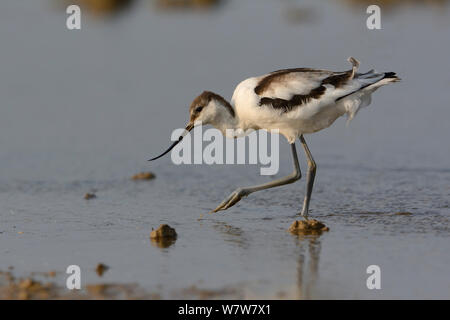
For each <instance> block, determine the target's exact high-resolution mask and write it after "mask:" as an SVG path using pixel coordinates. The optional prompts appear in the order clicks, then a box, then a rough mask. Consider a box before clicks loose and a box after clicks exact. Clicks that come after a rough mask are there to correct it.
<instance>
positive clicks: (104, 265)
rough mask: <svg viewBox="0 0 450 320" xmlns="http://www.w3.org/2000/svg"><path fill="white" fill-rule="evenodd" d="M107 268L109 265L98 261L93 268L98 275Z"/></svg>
mask: <svg viewBox="0 0 450 320" xmlns="http://www.w3.org/2000/svg"><path fill="white" fill-rule="evenodd" d="M108 269H109V267H108V266H107V265H106V264H103V263H99V264H98V265H97V267H96V268H95V272H96V273H97V274H98V276H99V277H101V276H103V274H104V273H105V272H106V271H107V270H108Z"/></svg>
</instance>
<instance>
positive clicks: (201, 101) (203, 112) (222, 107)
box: [149, 91, 234, 161]
mask: <svg viewBox="0 0 450 320" xmlns="http://www.w3.org/2000/svg"><path fill="white" fill-rule="evenodd" d="M230 119H234V109H233V108H232V107H231V105H230V104H229V103H228V101H226V100H225V99H224V98H222V97H221V96H220V95H218V94H215V93H214V92H211V91H203V92H202V94H200V95H199V96H198V97H197V98H195V99H194V101H192V103H191V106H190V108H189V122H188V124H187V125H186V128H185V129H186V131H185V133H184V134H183V135H182V136H181V137H180V138H179V139H178V140H177V141H175V142H174V143H173V144H172V145H171V146H170V147H169V148H168V149H167V150H166V151H165V152H164V153H163V154H161V155H159V156H158V157H155V158H153V159H150V160H149V161H152V160H156V159H158V158H161V157H162V156H164V155H165V154H167V153H168V152H169V151H170V150H172V149H173V148H174V147H175V146H176V145H177V144H178V143H179V142H181V140H183V138H184V137H185V135H186V134H187V132H189V131H191V130H192V129H193V128H194V127H195V126H197V125H207V124H211V125H213V126H215V127H218V128H220V127H221V124H225V123H229V122H230Z"/></svg>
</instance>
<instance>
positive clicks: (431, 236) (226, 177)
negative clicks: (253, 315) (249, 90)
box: [0, 0, 450, 299]
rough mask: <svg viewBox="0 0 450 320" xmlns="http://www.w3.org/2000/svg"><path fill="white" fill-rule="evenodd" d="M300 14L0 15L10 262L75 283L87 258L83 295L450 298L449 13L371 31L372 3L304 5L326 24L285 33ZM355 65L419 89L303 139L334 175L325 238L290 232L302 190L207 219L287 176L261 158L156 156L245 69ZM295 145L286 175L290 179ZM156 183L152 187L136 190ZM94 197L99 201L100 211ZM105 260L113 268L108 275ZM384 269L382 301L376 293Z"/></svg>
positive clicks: (387, 20) (324, 188)
mask: <svg viewBox="0 0 450 320" xmlns="http://www.w3.org/2000/svg"><path fill="white" fill-rule="evenodd" d="M289 3H290V2H286V1H283V2H277V1H264V2H261V1H256V0H255V1H245V2H241V1H228V2H226V3H224V4H223V5H222V6H221V7H219V8H217V9H216V10H213V11H208V12H175V13H167V12H163V13H161V12H157V11H155V10H154V8H153V7H152V6H150V5H149V3H147V2H144V1H140V2H139V1H138V2H137V3H136V5H135V6H134V7H133V8H131V9H130V10H128V11H127V12H125V13H124V14H123V15H118V16H117V17H115V18H113V19H109V20H101V19H93V18H89V17H87V16H86V18H85V19H84V20H83V27H82V28H83V29H82V30H81V31H77V32H71V31H67V30H66V29H65V15H64V11H58V10H57V9H55V8H53V7H52V6H51V2H50V1H48V2H47V1H23V2H16V1H6V2H2V3H1V4H0V43H1V47H2V55H1V57H0V69H1V70H2V72H1V77H0V96H1V97H2V98H1V100H0V101H1V105H0V110H1V116H0V146H1V148H0V217H1V221H0V256H1V258H0V269H1V270H5V269H7V268H8V267H9V266H14V272H15V273H16V274H17V275H21V276H25V275H27V274H29V273H30V272H33V271H49V270H56V271H58V272H59V273H60V277H59V278H57V280H56V281H59V283H60V285H61V286H64V283H65V279H64V271H65V268H66V267H67V266H68V265H70V264H77V265H79V266H80V267H81V268H82V282H83V284H86V283H95V282H119V283H138V284H139V285H141V286H142V287H143V288H145V289H146V290H148V291H151V292H158V293H160V294H161V296H162V297H163V298H176V297H186V295H188V294H186V293H183V292H185V291H183V290H184V289H185V288H190V287H191V286H195V287H197V288H205V289H211V290H215V289H217V290H219V292H220V291H221V290H222V291H225V292H231V293H230V294H229V296H231V297H245V298H331V299H335V298H449V297H450V277H449V271H448V270H449V269H448V266H449V265H450V255H449V253H448V252H450V242H449V235H450V232H449V231H450V230H449V214H450V209H449V205H450V200H449V199H450V166H449V159H450V149H449V148H448V141H447V140H448V138H447V137H449V136H450V128H449V125H448V118H449V116H450V108H449V105H450V99H449V95H448V94H447V93H448V88H449V85H450V72H449V71H450V70H449V66H448V63H447V61H448V55H449V53H450V42H449V41H444V39H448V35H449V31H450V19H449V15H450V8H449V6H448V5H446V6H444V8H443V9H441V10H435V8H433V7H427V6H418V7H416V6H405V7H400V8H397V9H396V10H395V11H392V12H388V13H386V14H385V15H384V14H383V20H382V26H383V29H382V30H381V31H369V30H367V29H366V28H365V19H366V15H365V14H364V12H365V9H364V8H363V9H362V10H359V9H357V8H353V7H351V6H349V5H347V3H346V2H345V1H342V2H334V1H321V2H318V3H315V2H314V1H304V2H298V3H299V6H300V8H302V4H303V6H304V8H306V9H307V10H309V12H311V14H313V19H307V20H306V21H304V22H302V21H300V23H293V22H292V21H287V20H286V17H285V12H286V10H289V8H290V7H289V5H290V4H289ZM261 21H264V23H261ZM350 55H352V56H355V57H356V58H358V59H359V60H361V69H362V70H367V69H371V68H374V67H376V68H377V69H379V70H380V71H382V70H383V71H385V70H386V71H396V72H397V73H398V74H399V75H400V76H401V78H402V79H403V81H402V82H401V83H398V84H395V85H391V86H388V87H384V88H381V89H380V90H379V91H377V92H376V93H375V94H374V97H373V102H372V105H371V106H370V107H369V108H367V109H364V110H362V111H361V112H360V113H359V114H358V115H357V117H356V119H355V120H354V121H353V122H352V123H351V124H350V126H349V127H346V126H345V120H344V119H339V120H338V121H336V123H335V124H334V125H333V126H332V127H330V128H329V129H327V130H325V131H323V132H320V133H317V134H314V135H311V136H307V137H306V138H307V140H308V142H309V145H310V149H311V151H312V153H313V155H314V157H315V159H316V162H317V164H318V171H317V177H316V183H315V189H314V193H313V199H312V203H311V215H312V216H313V217H314V218H317V219H319V220H321V221H323V222H325V224H326V225H327V226H329V227H330V231H329V232H328V233H324V234H322V235H321V236H306V237H303V238H300V239H299V238H298V237H295V236H293V235H291V234H289V233H288V232H287V231H286V230H287V229H288V227H289V225H290V224H291V223H292V222H293V221H294V220H295V219H296V218H297V217H296V216H295V215H296V213H298V212H299V211H300V209H301V202H302V198H303V194H304V188H305V185H304V184H305V181H304V179H302V180H301V181H300V182H298V183H296V184H293V185H289V186H285V187H281V188H278V189H272V190H268V191H262V192H260V193H255V194H252V195H251V196H250V197H248V198H246V199H244V200H242V201H241V202H240V203H239V204H238V205H236V206H235V207H233V208H231V209H230V210H228V211H226V212H221V213H218V214H213V215H209V214H207V212H208V211H210V210H211V209H213V208H214V207H215V206H216V205H217V204H218V203H219V202H220V201H221V200H222V199H223V198H224V197H225V196H226V195H228V194H229V193H230V192H231V191H232V190H234V189H235V188H236V187H238V186H246V185H252V184H255V183H260V182H263V181H267V180H269V179H271V178H270V177H262V176H260V175H259V167H258V166H256V165H251V166H244V165H222V166H221V165H216V166H207V165H195V166H194V165H190V166H189V165H186V166H175V165H173V164H172V163H171V161H170V158H169V157H166V158H163V159H160V160H159V161H158V162H155V163H147V162H146V160H147V159H148V158H149V156H153V155H155V154H158V152H160V151H162V150H163V149H164V147H166V146H167V145H168V143H169V138H170V134H171V132H172V130H173V129H174V128H178V127H181V126H183V125H184V124H185V121H186V119H187V116H188V115H187V110H188V109H187V106H188V105H189V104H190V100H191V99H192V98H193V97H194V96H196V95H197V94H198V93H199V92H201V91H202V90H204V89H206V90H213V91H217V92H218V93H220V94H223V95H224V96H225V97H226V98H230V96H231V94H232V91H233V88H234V86H235V85H236V84H237V83H238V82H239V81H240V80H242V79H244V78H246V77H248V76H252V75H258V74H262V73H265V72H268V71H271V70H276V69H280V68H285V67H300V66H311V67H321V68H329V69H336V70H343V69H346V68H348V63H347V62H346V61H345V59H346V58H347V57H348V56H350ZM281 142H282V145H281V149H280V161H281V168H280V172H279V174H278V175H277V176H280V177H281V176H282V175H286V174H288V173H290V171H291V166H292V165H291V162H290V155H289V148H288V146H287V144H286V143H285V142H284V141H281ZM298 150H299V151H300V150H301V148H298ZM300 159H301V161H302V162H301V166H302V170H303V173H305V170H306V164H305V161H304V159H305V157H304V155H303V153H300ZM143 170H150V171H152V172H154V173H155V174H156V176H157V177H156V179H154V180H151V181H142V182H136V181H131V180H130V179H129V178H130V177H131V176H132V175H133V174H134V173H136V172H139V171H143ZM304 176H305V174H304ZM91 190H96V194H97V198H96V199H93V200H90V201H86V200H84V199H83V195H84V194H85V193H86V192H90V191H91ZM400 211H408V212H411V213H412V214H411V215H396V214H395V213H396V212H400ZM162 223H168V224H169V225H171V226H172V227H174V228H175V229H176V230H177V232H178V234H179V236H178V239H177V241H176V242H175V243H174V244H173V245H172V246H170V247H168V248H158V247H157V246H154V245H152V243H151V242H150V239H149V233H150V231H151V229H152V228H156V227H158V226H159V225H160V224H162ZM98 262H103V263H105V264H107V265H108V266H110V270H108V271H107V272H106V273H105V275H104V276H103V277H102V278H99V277H98V276H97V275H96V274H95V270H94V269H95V265H96V264H97V263H98ZM372 264H376V265H379V266H380V268H381V274H382V280H381V286H382V289H381V290H368V289H367V287H366V279H367V277H368V275H367V274H366V268H367V266H369V265H372ZM227 290H228V291H227ZM188 296H189V295H188ZM219 297H220V295H219Z"/></svg>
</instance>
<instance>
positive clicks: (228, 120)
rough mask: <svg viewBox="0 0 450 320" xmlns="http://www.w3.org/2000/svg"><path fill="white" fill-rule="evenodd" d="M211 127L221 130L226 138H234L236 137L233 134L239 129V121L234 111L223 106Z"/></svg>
mask: <svg viewBox="0 0 450 320" xmlns="http://www.w3.org/2000/svg"><path fill="white" fill-rule="evenodd" d="M211 125H212V126H214V127H215V128H216V129H218V130H220V132H222V134H223V135H224V136H226V137H229V138H233V137H234V136H235V135H234V134H233V132H234V131H236V129H238V127H239V126H238V125H239V119H238V117H237V115H236V113H235V112H234V110H230V109H229V108H225V107H222V106H221V107H219V108H218V112H217V115H216V117H214V120H213V121H212V122H211Z"/></svg>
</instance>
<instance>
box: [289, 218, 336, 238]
mask: <svg viewBox="0 0 450 320" xmlns="http://www.w3.org/2000/svg"><path fill="white" fill-rule="evenodd" d="M329 230H330V228H328V227H327V226H326V225H324V224H323V223H322V222H320V221H318V220H315V219H311V220H302V221H298V220H296V221H294V222H293V223H292V224H291V226H290V227H289V232H290V233H293V234H296V235H305V234H320V233H322V232H324V231H329Z"/></svg>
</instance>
